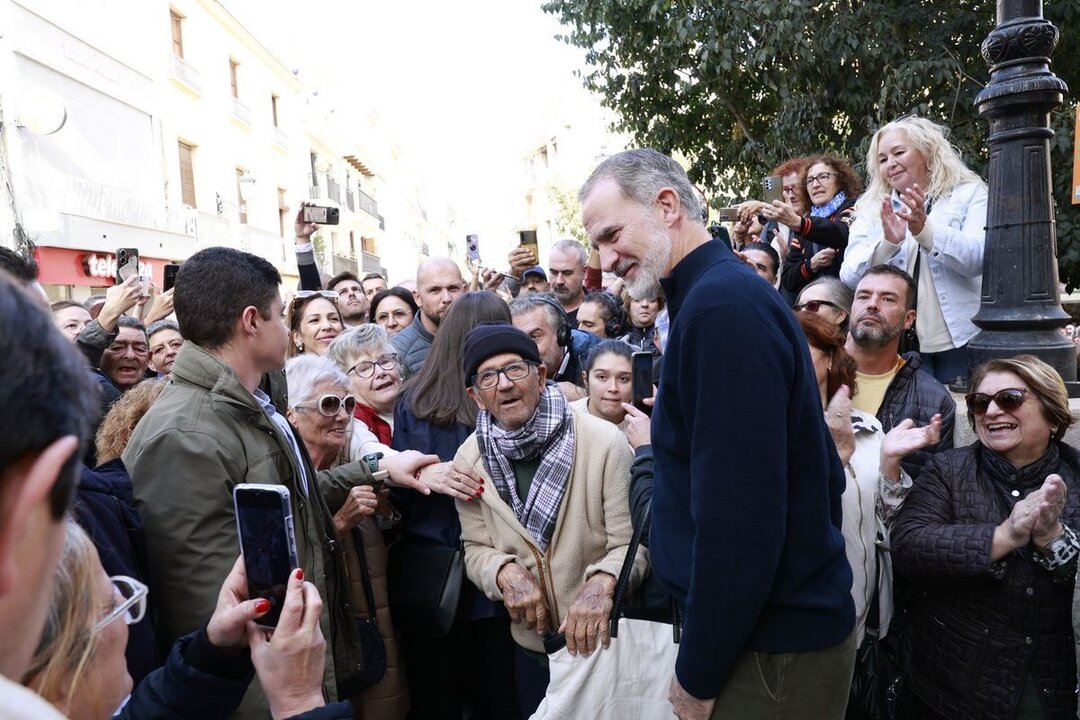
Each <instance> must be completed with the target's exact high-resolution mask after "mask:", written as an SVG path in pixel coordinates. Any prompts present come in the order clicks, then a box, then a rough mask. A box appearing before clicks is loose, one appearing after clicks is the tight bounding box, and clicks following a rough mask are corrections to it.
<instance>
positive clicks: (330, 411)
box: [295, 394, 356, 417]
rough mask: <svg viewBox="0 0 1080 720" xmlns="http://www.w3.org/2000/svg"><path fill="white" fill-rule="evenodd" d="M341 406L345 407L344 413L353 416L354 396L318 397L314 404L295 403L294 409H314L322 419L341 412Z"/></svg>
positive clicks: (329, 395) (328, 395) (354, 407)
mask: <svg viewBox="0 0 1080 720" xmlns="http://www.w3.org/2000/svg"><path fill="white" fill-rule="evenodd" d="M342 406H344V407H345V413H346V414H348V415H352V414H353V410H356V396H354V395H346V396H345V397H338V396H337V395H331V394H327V395H320V396H319V397H317V398H316V399H315V401H314V402H307V403H296V405H295V407H298V408H314V409H316V410H318V411H319V414H320V415H322V416H323V417H334V416H335V415H337V414H338V413H339V412H341V408H342Z"/></svg>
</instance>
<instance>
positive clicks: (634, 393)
mask: <svg viewBox="0 0 1080 720" xmlns="http://www.w3.org/2000/svg"><path fill="white" fill-rule="evenodd" d="M652 396H653V354H652V353H651V352H648V351H646V352H636V353H634V354H633V355H632V356H631V358H630V403H631V404H632V405H633V406H634V407H636V408H637V409H638V410H640V411H641V412H643V413H645V414H646V415H649V414H651V413H652V408H651V407H649V406H648V405H646V404H645V402H644V400H645V398H650V397H652Z"/></svg>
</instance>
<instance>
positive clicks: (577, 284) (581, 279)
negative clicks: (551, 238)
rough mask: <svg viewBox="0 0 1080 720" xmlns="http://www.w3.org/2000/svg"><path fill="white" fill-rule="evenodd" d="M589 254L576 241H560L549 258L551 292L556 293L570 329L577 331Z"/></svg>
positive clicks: (552, 248)
mask: <svg viewBox="0 0 1080 720" xmlns="http://www.w3.org/2000/svg"><path fill="white" fill-rule="evenodd" d="M587 260H588V253H586V252H585V248H584V246H583V245H582V244H581V243H579V242H577V241H576V240H560V241H559V242H557V243H555V244H554V245H552V246H551V254H550V255H549V257H548V275H549V277H550V285H551V292H552V293H554V295H555V297H556V299H558V301H559V304H560V305H562V307H563V310H565V311H566V316H567V317H568V318H569V319H570V327H571V328H573V329H574V330H576V329H577V326H578V321H577V313H578V308H580V307H581V303H582V302H584V301H585V263H586V261H587Z"/></svg>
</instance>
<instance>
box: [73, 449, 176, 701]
mask: <svg viewBox="0 0 1080 720" xmlns="http://www.w3.org/2000/svg"><path fill="white" fill-rule="evenodd" d="M133 492H134V491H133V490H132V487H131V476H129V475H128V472H127V468H125V467H124V463H123V462H122V461H121V460H120V459H119V458H117V459H115V460H112V461H110V462H107V463H104V464H103V465H99V466H98V467H97V468H95V469H94V470H91V469H90V468H88V467H86V466H85V465H84V466H83V467H82V473H81V475H80V477H79V486H78V488H77V489H76V495H75V519H76V520H77V521H78V523H79V525H80V527H82V529H83V530H85V531H86V534H87V535H88V536H90V540H91V541H93V543H94V547H96V548H97V551H98V555H100V556H101V565H102V566H103V567H104V568H105V572H106V573H107V574H109V575H110V576H111V575H127V576H129V577H133V578H135V579H136V580H141V581H142V582H144V583H147V584H149V580H148V572H147V570H148V565H147V559H146V530H145V529H143V523H142V518H140V517H139V513H138V512H137V511H136V510H135V498H134V494H133ZM149 602H150V606H149V609H148V617H146V618H145V619H144V620H143V621H142V622H140V623H137V624H135V625H132V626H131V627H130V628H129V634H128V644H127V667H128V672H129V673H131V679H132V680H133V681H134V682H135V683H136V684H138V683H139V681H140V680H142V679H143V678H144V677H146V675H147V674H149V673H150V672H151V671H152V670H154V669H155V668H157V667H158V666H160V665H161V662H160V660H159V658H158V653H157V642H156V641H155V640H154V612H153V602H154V598H153V597H152V596H151V597H150V598H149Z"/></svg>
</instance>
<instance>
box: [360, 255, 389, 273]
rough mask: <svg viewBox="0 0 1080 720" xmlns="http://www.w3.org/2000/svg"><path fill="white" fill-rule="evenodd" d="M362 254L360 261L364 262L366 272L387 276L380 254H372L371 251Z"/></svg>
mask: <svg viewBox="0 0 1080 720" xmlns="http://www.w3.org/2000/svg"><path fill="white" fill-rule="evenodd" d="M360 255H361V258H360V262H361V263H362V264H363V271H364V272H366V273H379V274H380V275H382V276H383V277H386V273H385V272H384V271H383V266H382V259H381V258H380V257H379V256H378V255H372V254H371V253H369V252H364V253H361V254H360Z"/></svg>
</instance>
